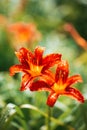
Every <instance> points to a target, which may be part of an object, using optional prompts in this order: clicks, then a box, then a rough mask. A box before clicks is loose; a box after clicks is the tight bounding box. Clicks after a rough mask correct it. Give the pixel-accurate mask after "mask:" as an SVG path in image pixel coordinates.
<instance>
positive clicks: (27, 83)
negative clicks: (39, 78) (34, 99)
mask: <svg viewBox="0 0 87 130" xmlns="http://www.w3.org/2000/svg"><path fill="white" fill-rule="evenodd" d="M31 81H32V77H31V75H29V74H24V75H23V76H22V84H21V88H20V91H24V90H26V89H27V88H29V86H30V83H31Z"/></svg>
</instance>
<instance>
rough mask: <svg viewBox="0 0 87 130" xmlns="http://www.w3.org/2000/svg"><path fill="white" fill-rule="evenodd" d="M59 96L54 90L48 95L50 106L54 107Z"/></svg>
mask: <svg viewBox="0 0 87 130" xmlns="http://www.w3.org/2000/svg"><path fill="white" fill-rule="evenodd" d="M57 98H58V94H57V93H55V92H52V93H51V94H50V95H49V96H48V99H47V105H48V106H50V107H53V106H54V104H55V102H56V100H57Z"/></svg>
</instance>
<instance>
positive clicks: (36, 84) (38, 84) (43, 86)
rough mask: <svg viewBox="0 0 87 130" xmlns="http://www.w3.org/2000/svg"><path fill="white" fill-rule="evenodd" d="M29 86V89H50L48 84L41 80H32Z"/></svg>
mask: <svg viewBox="0 0 87 130" xmlns="http://www.w3.org/2000/svg"><path fill="white" fill-rule="evenodd" d="M29 88H30V90H31V91H52V90H51V88H50V86H49V85H48V84H46V83H45V82H44V81H41V80H38V81H36V82H33V83H32V84H31V85H30V87H29Z"/></svg>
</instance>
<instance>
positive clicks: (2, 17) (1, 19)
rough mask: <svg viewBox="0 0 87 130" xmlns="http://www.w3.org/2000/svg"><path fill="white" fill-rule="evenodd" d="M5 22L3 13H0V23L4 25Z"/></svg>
mask: <svg viewBox="0 0 87 130" xmlns="http://www.w3.org/2000/svg"><path fill="white" fill-rule="evenodd" d="M6 24H7V18H6V17H5V16H4V15H2V14H0V25H3V26H5V25H6Z"/></svg>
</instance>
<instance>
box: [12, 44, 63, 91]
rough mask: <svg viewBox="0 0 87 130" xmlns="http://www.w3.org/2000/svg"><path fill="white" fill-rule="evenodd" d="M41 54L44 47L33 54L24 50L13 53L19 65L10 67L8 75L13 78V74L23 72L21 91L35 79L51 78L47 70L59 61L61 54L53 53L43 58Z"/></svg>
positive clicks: (36, 49) (37, 48)
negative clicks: (40, 77) (39, 77)
mask: <svg viewBox="0 0 87 130" xmlns="http://www.w3.org/2000/svg"><path fill="white" fill-rule="evenodd" d="M43 52H44V47H40V46H38V47H36V48H35V51H34V53H32V52H31V51H30V50H27V49H26V48H21V49H20V50H19V51H18V52H16V53H15V54H16V56H17V58H18V59H19V61H20V63H21V64H18V65H13V66H12V67H10V75H11V76H13V75H14V74H15V73H18V72H21V71H22V72H24V75H23V76H22V85H21V90H25V89H26V88H29V86H30V84H31V83H32V80H33V79H34V78H35V77H38V76H42V77H43V75H44V77H45V76H46V77H48V76H51V75H52V74H51V72H50V70H48V69H49V68H50V67H52V66H54V65H55V64H57V63H58V62H59V61H60V60H61V54H54V53H53V54H49V55H47V56H44V57H43ZM47 75H48V76H47ZM46 79H47V78H46Z"/></svg>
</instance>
